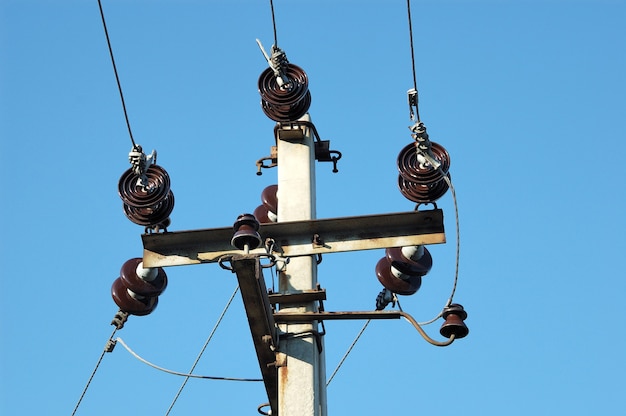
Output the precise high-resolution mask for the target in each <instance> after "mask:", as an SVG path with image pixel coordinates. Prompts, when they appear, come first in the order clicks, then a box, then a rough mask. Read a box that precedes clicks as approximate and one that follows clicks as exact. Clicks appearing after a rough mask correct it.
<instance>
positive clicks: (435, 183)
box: [397, 142, 450, 203]
mask: <svg viewBox="0 0 626 416" xmlns="http://www.w3.org/2000/svg"><path fill="white" fill-rule="evenodd" d="M416 146H417V144H416V143H410V144H408V145H407V146H405V147H404V148H403V149H402V150H401V151H400V154H399V155H398V160H397V163H398V171H399V173H400V175H399V177H398V187H399V188H400V192H401V193H402V195H404V197H405V198H407V199H409V200H410V201H413V202H417V203H428V202H434V201H436V200H437V199H439V198H441V197H442V196H443V195H444V194H445V193H446V191H447V190H448V184H447V182H446V180H445V179H444V175H447V176H448V177H449V176H450V175H449V173H448V170H449V168H450V155H449V154H448V152H447V150H446V149H444V148H443V146H441V145H439V144H437V143H434V142H431V147H430V151H431V154H432V155H433V156H434V158H435V159H436V160H437V161H439V162H440V163H441V166H440V167H439V168H435V167H433V166H431V165H430V164H427V163H426V164H420V161H419V159H418V154H419V152H418V151H417V147H416ZM442 173H443V174H442Z"/></svg>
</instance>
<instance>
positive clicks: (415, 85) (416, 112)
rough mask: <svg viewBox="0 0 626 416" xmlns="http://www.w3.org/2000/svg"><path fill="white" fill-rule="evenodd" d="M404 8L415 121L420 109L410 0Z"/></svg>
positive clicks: (407, 0) (418, 117)
mask: <svg viewBox="0 0 626 416" xmlns="http://www.w3.org/2000/svg"><path fill="white" fill-rule="evenodd" d="M406 8H407V17H408V20H409V40H410V44H411V67H412V68H413V90H414V91H415V94H416V98H415V115H416V117H417V121H418V122H419V121H420V111H419V107H418V105H417V103H418V99H417V75H416V74H415V50H414V48H413V24H412V22H411V0H406Z"/></svg>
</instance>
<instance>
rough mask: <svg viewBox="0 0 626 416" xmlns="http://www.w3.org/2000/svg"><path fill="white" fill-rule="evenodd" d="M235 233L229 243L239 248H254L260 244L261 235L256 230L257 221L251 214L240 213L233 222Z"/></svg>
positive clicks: (257, 226) (257, 227)
mask: <svg viewBox="0 0 626 416" xmlns="http://www.w3.org/2000/svg"><path fill="white" fill-rule="evenodd" d="M233 229H234V230H235V234H234V235H233V238H232V240H231V241H230V243H231V244H232V245H233V247H236V248H238V249H239V250H244V249H245V247H246V246H248V248H249V249H250V250H254V249H255V248H257V247H258V246H260V245H261V242H262V240H261V236H260V235H259V233H258V232H257V230H258V229H259V222H258V221H257V219H256V218H255V217H254V215H252V214H241V215H240V216H239V217H237V221H235V224H233Z"/></svg>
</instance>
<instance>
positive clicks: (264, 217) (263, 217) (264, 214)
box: [252, 205, 273, 224]
mask: <svg viewBox="0 0 626 416" xmlns="http://www.w3.org/2000/svg"><path fill="white" fill-rule="evenodd" d="M252 215H254V218H256V219H257V221H258V222H260V223H261V224H267V223H270V222H273V221H272V220H271V219H270V217H269V216H268V210H267V208H266V207H265V205H259V206H258V207H256V208H255V210H254V212H253V213H252Z"/></svg>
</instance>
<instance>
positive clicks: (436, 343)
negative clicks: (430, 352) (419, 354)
mask: <svg viewBox="0 0 626 416" xmlns="http://www.w3.org/2000/svg"><path fill="white" fill-rule="evenodd" d="M399 313H400V315H402V317H403V318H404V319H406V320H407V321H409V322H410V323H411V324H412V325H413V326H414V327H415V329H417V332H419V333H420V335H421V336H422V338H424V339H425V340H426V341H427V342H428V343H429V344H432V345H434V346H436V347H447V346H448V345H450V344H452V343H453V342H454V340H455V339H456V337H455V335H454V334H452V335H450V338H448V339H447V340H446V341H436V340H434V339H432V338H431V337H429V336H428V334H426V332H424V330H423V329H422V327H421V326H420V324H418V323H417V321H416V320H415V318H413V317H412V316H411V315H409V314H408V313H406V312H403V311H400V312H399Z"/></svg>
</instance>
